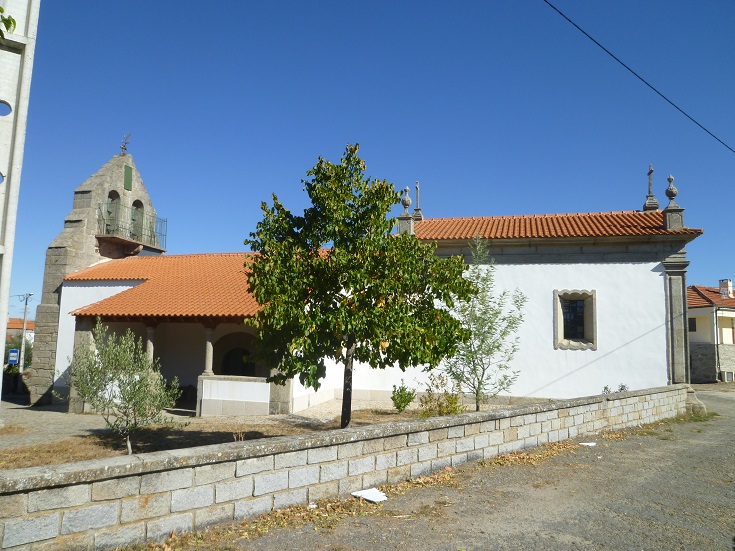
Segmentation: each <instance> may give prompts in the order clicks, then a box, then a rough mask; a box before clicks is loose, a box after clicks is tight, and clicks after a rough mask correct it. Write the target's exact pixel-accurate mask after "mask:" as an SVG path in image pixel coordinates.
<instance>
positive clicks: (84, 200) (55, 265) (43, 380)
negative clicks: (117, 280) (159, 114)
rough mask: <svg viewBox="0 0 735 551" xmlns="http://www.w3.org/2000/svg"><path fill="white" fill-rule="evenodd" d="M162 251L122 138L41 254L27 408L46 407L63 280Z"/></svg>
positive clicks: (161, 230)
mask: <svg viewBox="0 0 735 551" xmlns="http://www.w3.org/2000/svg"><path fill="white" fill-rule="evenodd" d="M165 247H166V220H165V219H162V218H159V217H158V215H157V214H156V211H155V209H154V208H153V204H152V203H151V200H150V197H149V196H148V192H147V191H146V188H145V185H143V180H142V178H141V177H140V173H139V172H138V169H137V168H136V166H135V163H134V162H133V157H132V156H131V155H129V154H128V153H127V136H126V138H125V140H124V141H123V145H122V146H121V153H120V154H119V155H115V156H114V157H113V158H112V159H110V160H109V161H108V162H107V163H106V164H105V165H104V166H103V167H102V168H100V169H99V170H98V171H97V172H96V173H94V174H93V175H92V176H90V177H89V178H88V179H87V180H86V181H85V182H84V183H83V184H82V185H80V186H79V187H78V188H76V189H75V190H74V202H73V205H72V210H71V212H70V213H69V214H67V216H66V218H65V219H64V228H63V229H62V230H61V233H59V235H57V236H56V238H55V239H54V240H53V241H52V242H51V244H50V245H49V247H48V249H47V251H46V265H45V268H44V274H43V291H42V297H41V304H39V306H38V308H37V310H36V335H35V344H34V350H33V364H32V366H31V369H30V370H28V371H27V375H26V377H25V383H26V385H27V386H28V389H29V391H30V399H31V404H33V405H41V404H47V403H50V402H51V396H52V395H51V391H52V389H53V382H54V378H55V373H54V372H55V369H56V368H55V366H56V348H57V338H58V323H59V304H60V300H61V284H62V282H63V280H64V278H65V277H66V276H67V275H68V274H70V273H72V272H76V271H79V270H81V269H83V268H86V267H88V266H91V265H92V264H96V263H98V262H100V261H102V260H106V259H114V258H124V257H126V256H132V255H158V254H163V253H164V252H165ZM59 375H60V374H59Z"/></svg>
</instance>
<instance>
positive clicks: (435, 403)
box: [419, 373, 466, 417]
mask: <svg viewBox="0 0 735 551" xmlns="http://www.w3.org/2000/svg"><path fill="white" fill-rule="evenodd" d="M419 405H420V407H421V416H422V417H434V416H441V415H456V414H458V413H464V412H465V410H466V408H465V406H464V404H463V403H462V393H461V392H460V390H459V387H458V386H457V384H456V383H453V382H451V381H450V378H449V377H448V376H447V375H446V374H444V373H432V374H431V375H429V382H428V383H426V393H425V394H424V395H423V396H421V398H420V399H419Z"/></svg>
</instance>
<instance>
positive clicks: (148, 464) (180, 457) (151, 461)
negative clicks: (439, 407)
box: [0, 384, 689, 494]
mask: <svg viewBox="0 0 735 551" xmlns="http://www.w3.org/2000/svg"><path fill="white" fill-rule="evenodd" d="M688 389H689V385H686V384H675V385H669V386H664V387H657V388H648V389H643V390H639V391H627V392H615V393H612V394H602V395H598V396H586V397H582V398H574V399H570V400H550V401H548V402H542V403H537V404H530V405H522V406H509V407H504V408H501V409H494V410H487V411H480V412H471V413H463V414H459V415H451V416H446V417H433V418H429V419H420V420H412V421H400V422H394V423H386V424H382V425H371V426H366V427H359V428H348V429H334V430H330V431H324V432H318V433H308V434H302V435H295V436H277V437H273V438H262V439H258V440H249V441H246V442H232V443H228V444H213V445H208V446H198V447H193V448H181V449H176V450H168V451H160V452H151V453H142V454H134V455H126V456H120V457H111V458H105V459H93V460H89V461H79V462H74V463H64V464H61V465H50V466H47V467H29V468H24V469H8V470H4V471H0V494H11V493H15V492H22V491H29V490H36V489H48V488H53V487H59V486H68V485H73V484H80V483H92V482H99V481H102V480H109V479H114V478H120V477H125V476H132V475H142V474H148V473H155V472H162V471H167V470H171V469H183V468H187V467H189V468H192V467H197V466H202V465H210V464H214V463H223V462H228V461H238V460H242V459H249V458H253V457H261V456H265V455H274V454H280V453H286V452H293V451H300V450H305V449H312V448H320V447H326V446H334V445H338V444H349V443H353V442H361V441H365V440H373V439H379V438H386V437H390V436H398V435H404V434H410V433H417V432H423V431H431V430H436V429H443V428H448V427H455V426H458V425H468V424H473V423H482V422H485V421H493V420H497V419H506V418H508V417H518V416H523V415H529V414H534V413H543V412H546V411H553V410H559V409H565V408H573V407H579V406H586V405H589V404H593V403H603V402H610V401H615V400H624V399H626V398H631V397H636V396H645V395H651V394H665V393H675V392H678V391H681V390H688Z"/></svg>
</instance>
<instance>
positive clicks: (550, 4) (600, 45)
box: [544, 0, 735, 153]
mask: <svg viewBox="0 0 735 551" xmlns="http://www.w3.org/2000/svg"><path fill="white" fill-rule="evenodd" d="M544 2H545V3H546V4H548V5H549V7H550V8H552V9H553V10H554V11H555V12H556V13H558V14H559V15H561V16H562V17H563V18H564V19H566V20H567V21H569V23H571V24H572V25H574V27H575V28H576V29H577V30H578V31H579V32H581V33H582V34H583V35H585V36H586V37H587V38H589V39H590V40H591V41H592V42H594V43H595V44H597V45H598V46H599V47H600V48H602V50H603V51H604V52H605V53H606V54H607V55H609V56H610V57H611V58H613V59H614V60H615V61H617V62H618V63H620V65H622V66H623V67H625V68H626V69H627V70H628V71H630V72H631V73H632V74H633V75H635V77H636V78H638V80H640V81H641V82H642V83H643V84H645V85H646V86H648V87H649V88H650V89H651V90H653V91H654V92H656V93H657V94H658V95H659V96H661V97H662V98H663V99H664V100H666V102H667V103H668V104H669V105H671V106H672V107H673V108H674V109H676V110H677V111H679V113H681V114H682V115H684V116H685V117H686V118H688V119H689V120H690V121H692V122H693V123H694V124H696V125H697V126H698V127H699V128H701V129H702V130H704V131H705V132H707V134H709V135H710V136H712V137H713V138H714V139H715V140H717V141H718V142H720V143H721V144H722V145H724V146H725V147H726V148H727V149H729V150H730V151H731V152H732V153H735V149H733V148H732V147H730V146H729V145H727V144H726V143H725V142H723V141H722V140H721V139H720V138H718V137H717V136H715V135H714V134H713V133H712V132H710V131H709V130H707V129H706V128H705V127H704V126H702V125H701V124H699V122H697V121H696V120H695V119H694V118H693V117H691V116H690V115H689V114H688V113H687V112H686V111H684V110H683V109H682V108H681V107H679V106H678V105H676V104H675V103H674V102H673V101H671V100H670V99H669V98H667V97H666V96H664V95H663V94H662V93H661V92H659V91H658V90H657V89H656V88H655V87H654V86H653V85H652V84H650V83H649V82H648V81H647V80H646V79H645V78H643V77H642V76H641V75H639V74H638V73H636V72H635V71H634V70H633V69H631V68H630V67H628V66H627V65H626V64H625V63H623V62H622V61H621V60H620V59H618V58H617V57H616V56H615V54H613V53H612V52H611V51H610V50H608V49H607V48H605V46H603V45H602V44H600V43H599V42H597V40H595V39H594V38H592V37H591V36H590V35H589V34H588V33H587V32H586V31H585V30H584V29H583V28H582V27H580V26H579V25H577V24H576V23H575V22H574V21H572V20H571V19H569V18H568V17H567V16H566V15H564V13H562V12H561V10H559V8H557V7H556V6H555V5H554V4H552V3H551V2H549V0H544Z"/></svg>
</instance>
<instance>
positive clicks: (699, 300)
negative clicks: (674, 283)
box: [687, 285, 735, 308]
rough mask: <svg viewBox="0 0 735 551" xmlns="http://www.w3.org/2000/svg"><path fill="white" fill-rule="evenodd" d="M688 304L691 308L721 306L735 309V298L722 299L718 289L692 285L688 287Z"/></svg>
mask: <svg viewBox="0 0 735 551" xmlns="http://www.w3.org/2000/svg"><path fill="white" fill-rule="evenodd" d="M687 304H688V306H689V308H702V307H710V306H721V307H724V308H735V298H722V295H720V289H719V288H717V287H704V286H703V285H691V286H689V287H687Z"/></svg>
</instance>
